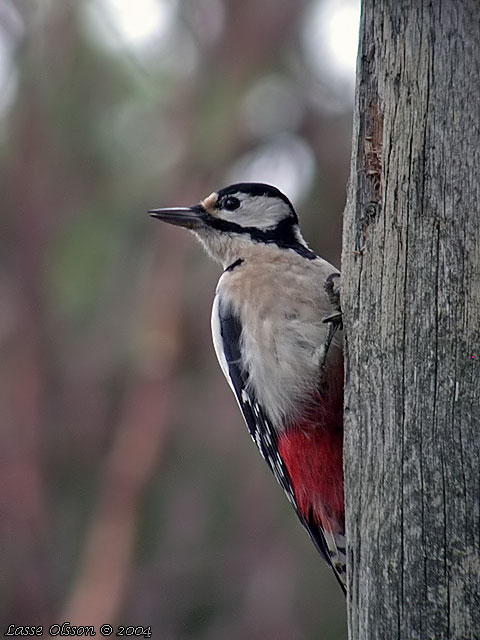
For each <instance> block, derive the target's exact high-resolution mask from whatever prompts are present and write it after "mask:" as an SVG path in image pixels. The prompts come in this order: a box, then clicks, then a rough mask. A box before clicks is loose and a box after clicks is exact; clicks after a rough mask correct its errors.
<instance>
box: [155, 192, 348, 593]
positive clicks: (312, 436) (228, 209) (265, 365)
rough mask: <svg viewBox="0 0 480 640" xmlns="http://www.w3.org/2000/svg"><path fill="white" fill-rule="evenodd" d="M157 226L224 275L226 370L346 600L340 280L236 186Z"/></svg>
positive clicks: (218, 341)
mask: <svg viewBox="0 0 480 640" xmlns="http://www.w3.org/2000/svg"><path fill="white" fill-rule="evenodd" d="M149 213H150V215H151V216H153V217H155V218H159V219H160V220H163V221H164V222H168V223H170V224H173V225H178V226H181V227H185V228H187V229H189V230H190V231H192V232H193V233H194V234H195V236H196V237H197V238H198V239H199V240H200V242H201V243H202V244H203V246H204V247H205V249H206V250H207V252H208V253H209V254H210V256H211V257H212V258H213V259H214V260H216V261H217V262H219V263H220V264H221V265H222V267H223V273H222V275H221V277H220V280H219V282H218V285H217V289H216V294H215V298H214V302H213V309H212V319H211V323H212V335H213V344H214V347H215V352H216V354H217V358H218V361H219V364H220V366H221V368H222V371H223V373H224V375H225V377H226V379H227V382H228V384H229V385H230V387H231V389H232V391H233V393H234V395H235V397H236V399H237V402H238V405H239V407H240V409H241V411H242V414H243V417H244V420H245V422H246V424H247V427H248V430H249V432H250V435H251V437H252V439H253V441H254V443H255V444H256V445H257V447H258V449H259V450H260V453H261V454H262V456H263V457H264V459H265V461H266V463H267V464H268V466H269V467H270V469H271V471H272V472H273V474H274V476H275V477H276V479H277V481H278V482H279V483H280V485H281V486H282V487H283V489H284V491H285V493H286V495H287V498H288V499H289V501H290V502H291V503H292V505H293V507H294V508H295V510H296V512H297V515H298V517H299V518H300V521H301V522H302V524H303V526H304V527H305V528H306V530H307V531H308V533H309V535H310V537H311V538H312V540H313V542H314V544H315V546H316V547H317V549H318V550H319V551H320V553H321V554H322V556H323V557H324V558H325V560H326V561H327V562H328V563H329V564H330V565H331V567H332V568H333V571H334V573H335V576H336V578H337V580H338V582H339V583H340V586H341V587H342V589H343V591H344V592H345V589H346V555H345V515H344V494H343V463H342V460H343V456H342V445H343V338H342V327H341V311H340V303H339V286H340V273H339V271H338V270H337V269H335V267H333V266H332V265H331V264H329V263H328V262H327V261H326V260H323V259H322V258H320V257H319V256H317V255H316V254H315V253H314V252H313V251H312V250H311V249H310V248H309V246H308V245H307V243H306V242H305V240H304V239H303V237H302V234H301V232H300V228H299V224H298V218H297V214H296V213H295V209H294V208H293V206H292V204H291V202H290V200H289V199H288V198H287V197H286V196H285V195H284V194H283V193H282V192H281V191H279V190H278V189H277V188H276V187H273V186H270V185H266V184H260V183H240V184H234V185H231V186H229V187H226V188H224V189H220V190H219V191H217V192H214V193H212V194H210V195H209V196H208V197H207V198H205V199H204V200H202V201H201V202H200V203H199V204H196V205H193V206H191V207H175V208H168V209H153V210H151V211H150V212H149Z"/></svg>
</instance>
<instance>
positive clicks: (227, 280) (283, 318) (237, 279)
mask: <svg viewBox="0 0 480 640" xmlns="http://www.w3.org/2000/svg"><path fill="white" fill-rule="evenodd" d="M315 262H316V261H315ZM321 262H322V263H323V264H320V265H318V266H317V268H312V261H306V260H302V261H301V262H300V261H297V260H295V261H293V262H292V263H291V264H285V263H281V264H271V263H269V264H267V265H263V266H261V267H260V266H259V265H252V264H250V265H248V264H247V265H246V266H244V265H242V267H241V268H238V269H237V270H236V271H233V272H232V273H231V274H225V275H226V276H227V277H222V279H221V281H220V283H219V288H218V295H221V296H222V300H223V301H224V302H225V303H226V304H230V305H231V306H232V308H233V311H234V313H235V314H236V315H237V317H238V318H239V320H240V324H241V327H242V331H241V341H240V351H241V354H242V364H243V366H244V368H245V370H246V372H247V373H248V385H249V386H250V387H251V388H252V390H253V391H254V393H255V396H256V397H257V399H258V401H259V402H260V404H261V405H262V406H263V407H264V409H265V411H266V412H267V413H268V414H269V417H270V419H271V420H272V422H273V424H274V425H275V428H276V429H277V430H278V431H281V430H282V429H283V428H284V427H285V425H286V424H287V422H288V421H289V420H290V419H291V418H292V417H294V416H295V415H298V414H299V413H300V412H301V411H302V410H303V409H304V407H305V406H307V405H308V404H309V402H310V399H311V397H312V393H315V392H316V391H317V388H318V384H319V381H320V374H321V372H320V357H319V349H320V348H321V346H322V345H323V344H324V342H325V339H326V336H327V331H328V327H327V325H326V324H325V323H324V322H322V319H323V318H324V317H325V316H326V315H327V314H328V313H331V307H330V302H329V299H328V295H327V294H326V292H325V289H324V286H323V282H324V281H325V277H326V274H325V265H327V266H328V267H329V269H330V272H335V269H334V268H333V267H331V266H330V265H328V263H325V262H324V261H321ZM306 263H308V264H306ZM319 267H321V268H319ZM327 275H328V274H327ZM328 367H330V369H331V370H332V371H333V369H338V370H339V376H338V377H341V372H340V370H341V367H342V353H341V339H339V337H337V338H336V339H335V341H334V342H333V343H332V346H331V348H330V350H329V354H328V358H327V368H328ZM336 386H338V385H336Z"/></svg>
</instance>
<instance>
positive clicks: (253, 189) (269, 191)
mask: <svg viewBox="0 0 480 640" xmlns="http://www.w3.org/2000/svg"><path fill="white" fill-rule="evenodd" d="M217 193H218V200H217V202H218V206H220V207H221V202H222V198H224V197H225V196H232V195H235V194H236V193H245V194H246V195H248V196H265V197H267V198H278V199H279V200H283V202H285V204H286V205H288V208H289V209H290V213H291V215H292V217H293V218H294V220H295V222H296V223H298V218H297V214H296V213H295V209H294V208H293V205H292V203H291V202H290V200H289V199H288V198H287V196H286V195H285V194H283V193H282V192H281V191H280V190H279V189H277V187H273V186H272V185H270V184H263V183H262V182H238V183H237V184H231V185H230V186H229V187H225V188H224V189H220V191H218V192H217Z"/></svg>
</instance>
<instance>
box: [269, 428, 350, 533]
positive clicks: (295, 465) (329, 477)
mask: <svg viewBox="0 0 480 640" xmlns="http://www.w3.org/2000/svg"><path fill="white" fill-rule="evenodd" d="M342 446H343V434H342V431H341V429H334V430H327V429H325V428H324V427H322V426H321V425H312V423H311V422H310V423H309V424H307V425H306V426H304V427H303V426H302V425H301V424H298V423H297V424H295V425H293V426H291V427H288V428H287V429H286V430H285V431H284V432H283V433H282V434H281V435H279V437H278V450H279V453H280V456H281V458H282V460H283V462H284V463H285V466H286V468H287V470H288V473H289V476H290V480H291V482H292V486H293V491H294V494H295V498H296V500H297V505H298V508H299V510H300V512H301V513H302V515H304V517H305V518H308V514H309V513H312V514H313V517H314V519H315V520H316V522H317V523H318V524H319V525H321V526H322V527H324V528H325V529H327V530H330V531H332V533H336V532H339V531H343V527H344V519H345V518H344V500H343V462H342Z"/></svg>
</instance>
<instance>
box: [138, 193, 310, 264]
mask: <svg viewBox="0 0 480 640" xmlns="http://www.w3.org/2000/svg"><path fill="white" fill-rule="evenodd" d="M149 213H150V215H151V216H153V217H155V218H158V219H159V220H163V221H164V222H168V223H170V224H174V225H178V226H181V227H185V228H186V229H190V230H191V231H193V233H194V234H195V235H196V236H197V237H198V238H199V239H200V240H201V242H202V243H203V244H204V245H205V247H206V249H207V251H208V252H209V253H210V254H211V256H212V257H213V258H214V259H215V260H217V261H218V262H221V263H222V264H223V265H224V266H227V265H228V264H230V263H231V262H232V261H233V260H235V259H237V258H240V257H242V253H244V252H245V251H247V250H248V248H249V247H250V248H251V247H252V246H258V245H259V244H267V245H272V246H275V245H276V246H278V247H280V248H283V249H293V250H295V251H297V252H304V253H305V252H309V253H311V254H312V255H314V254H313V253H312V252H311V251H310V249H308V247H307V245H306V243H305V241H304V240H303V238H302V235H301V233H300V229H299V227H298V218H297V214H296V213H295V209H294V208H293V206H292V203H291V202H290V200H289V199H288V198H287V197H286V196H285V195H284V194H283V193H282V192H281V191H279V190H278V189H277V188H276V187H272V186H270V185H268V184H260V183H257V182H244V183H239V184H233V185H231V186H229V187H225V188H224V189H220V191H214V192H213V193H212V194H210V195H209V196H208V197H207V198H205V199H204V200H202V201H201V202H200V203H199V204H195V205H193V206H191V207H173V208H169V209H153V210H151V211H150V212H149ZM307 257H309V256H307Z"/></svg>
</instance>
